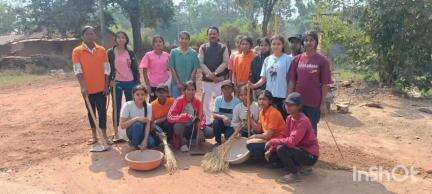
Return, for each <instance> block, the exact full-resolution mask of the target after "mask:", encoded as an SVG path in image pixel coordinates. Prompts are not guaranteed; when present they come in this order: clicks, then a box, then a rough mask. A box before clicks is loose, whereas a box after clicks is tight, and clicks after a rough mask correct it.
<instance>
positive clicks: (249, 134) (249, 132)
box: [246, 87, 252, 137]
mask: <svg viewBox="0 0 432 194" xmlns="http://www.w3.org/2000/svg"><path fill="white" fill-rule="evenodd" d="M250 91H251V88H250V87H247V88H246V93H247V95H246V96H247V97H246V98H247V99H246V104H247V110H248V111H247V115H246V122H247V129H248V137H250V136H251V128H252V127H251V121H250V112H251V110H250V107H251V101H250V97H251V96H250Z"/></svg>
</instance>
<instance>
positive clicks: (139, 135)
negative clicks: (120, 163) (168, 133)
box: [126, 122, 160, 149]
mask: <svg viewBox="0 0 432 194" xmlns="http://www.w3.org/2000/svg"><path fill="white" fill-rule="evenodd" d="M145 127H146V124H144V123H140V122H135V123H134V124H132V125H131V126H130V127H129V128H127V129H126V135H127V137H128V139H129V144H130V145H131V146H132V147H134V148H137V149H138V148H139V145H141V143H142V142H143V141H144V136H145ZM159 143H160V141H159V139H157V138H156V137H155V136H154V135H153V134H152V133H149V137H148V139H147V147H148V148H154V147H156V146H158V145H159Z"/></svg>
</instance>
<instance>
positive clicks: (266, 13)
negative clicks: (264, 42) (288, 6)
mask: <svg viewBox="0 0 432 194" xmlns="http://www.w3.org/2000/svg"><path fill="white" fill-rule="evenodd" d="M277 1H278V0H266V1H264V2H262V3H263V4H262V9H263V21H262V27H261V30H262V35H263V36H267V33H268V29H267V28H268V24H269V21H270V17H271V15H272V12H273V8H274V5H275V4H276V2H277Z"/></svg>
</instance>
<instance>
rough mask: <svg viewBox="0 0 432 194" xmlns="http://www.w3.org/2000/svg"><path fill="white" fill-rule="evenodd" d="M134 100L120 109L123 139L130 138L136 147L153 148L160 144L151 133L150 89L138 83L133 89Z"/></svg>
mask: <svg viewBox="0 0 432 194" xmlns="http://www.w3.org/2000/svg"><path fill="white" fill-rule="evenodd" d="M132 94H133V100H132V101H128V102H126V103H125V104H123V107H122V108H121V111H120V129H119V135H120V138H121V139H124V140H128V141H129V145H130V146H131V147H132V148H135V149H146V148H147V147H149V148H153V147H156V146H157V145H159V143H160V142H159V140H158V138H157V137H156V136H155V135H153V134H151V133H150V122H151V118H152V110H151V105H150V104H148V103H147V96H148V91H147V89H146V87H145V86H143V85H138V86H136V87H134V88H133V90H132Z"/></svg>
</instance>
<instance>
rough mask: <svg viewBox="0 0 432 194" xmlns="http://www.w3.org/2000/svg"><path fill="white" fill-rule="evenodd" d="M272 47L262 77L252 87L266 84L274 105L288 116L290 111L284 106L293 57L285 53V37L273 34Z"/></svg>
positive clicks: (263, 67) (265, 61) (255, 87)
mask: <svg viewBox="0 0 432 194" xmlns="http://www.w3.org/2000/svg"><path fill="white" fill-rule="evenodd" d="M271 49H272V54H271V55H270V56H269V57H267V58H266V59H265V60H264V63H263V66H262V69H261V79H260V80H259V81H258V82H257V83H255V84H251V87H252V89H257V88H259V87H261V86H262V85H264V84H266V90H268V91H270V92H271V94H272V95H273V99H272V101H273V103H274V106H275V107H276V108H277V109H278V110H279V111H280V112H281V113H282V115H283V117H284V118H286V117H287V115H288V113H287V112H286V110H285V108H284V100H285V98H286V97H287V94H288V81H289V79H288V74H289V69H290V66H291V62H292V60H293V57H291V56H288V55H287V54H285V39H284V38H283V37H282V36H273V38H272V39H271Z"/></svg>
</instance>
